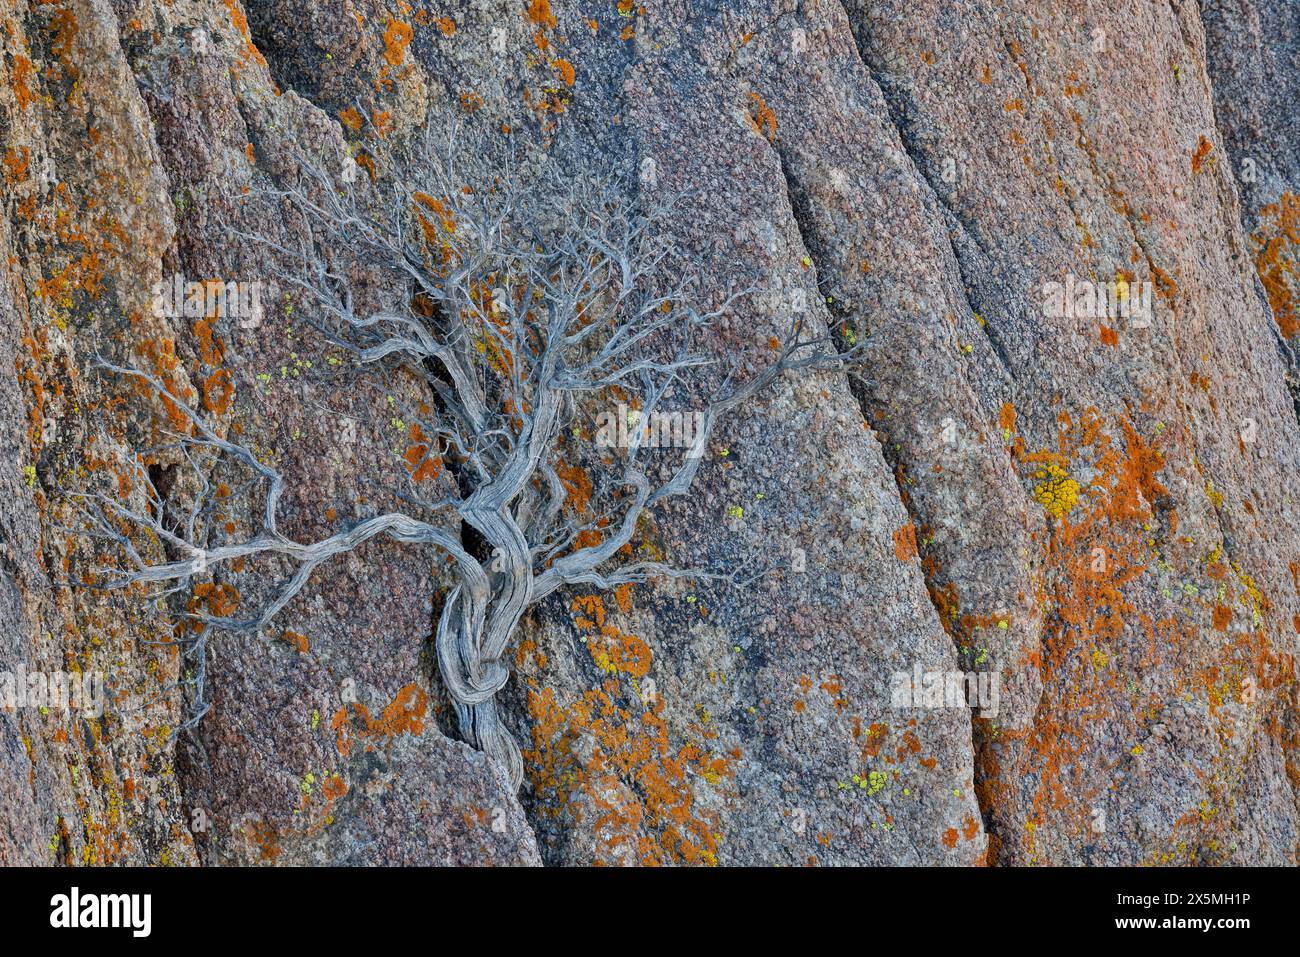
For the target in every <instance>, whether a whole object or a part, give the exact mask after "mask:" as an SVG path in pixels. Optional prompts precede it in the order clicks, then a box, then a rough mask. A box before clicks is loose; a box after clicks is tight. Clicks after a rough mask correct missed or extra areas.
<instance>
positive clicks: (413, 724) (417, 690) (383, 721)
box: [330, 683, 429, 757]
mask: <svg viewBox="0 0 1300 957" xmlns="http://www.w3.org/2000/svg"><path fill="white" fill-rule="evenodd" d="M428 710H429V696H428V695H427V694H425V693H424V689H423V688H421V687H420V686H419V685H417V684H414V683H412V684H408V685H406V686H405V687H403V688H402V689H401V690H400V691H398V692H397V696H396V697H395V698H393V701H392V703H391V704H389V705H388V706H387V707H385V708H384V710H383V712H382V713H381V714H380V715H379V717H378V718H374V717H371V715H370V709H368V708H367V707H366V706H365V705H363V704H360V703H358V702H352V703H350V704H345V705H344V706H343V707H341V708H339V709H338V710H337V711H336V712H334V717H333V718H332V719H331V721H330V730H331V731H334V732H335V739H334V745H335V748H337V750H338V753H339V754H340V755H342V756H343V757H347V756H348V755H349V754H351V753H352V749H353V748H354V747H355V746H356V743H357V741H358V740H362V741H365V742H367V744H366V750H367V751H372V750H374V749H375V748H376V747H377V746H379V745H381V744H386V743H391V742H392V740H393V738H395V737H397V736H398V735H399V734H409V735H411V736H412V737H417V738H418V737H419V736H420V735H422V734H424V719H425V715H426V714H427V713H428Z"/></svg>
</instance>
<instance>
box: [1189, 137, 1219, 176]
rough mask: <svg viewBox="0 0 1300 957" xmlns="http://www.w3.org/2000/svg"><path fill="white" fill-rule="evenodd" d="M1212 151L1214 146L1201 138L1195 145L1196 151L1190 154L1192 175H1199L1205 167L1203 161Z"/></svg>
mask: <svg viewBox="0 0 1300 957" xmlns="http://www.w3.org/2000/svg"><path fill="white" fill-rule="evenodd" d="M1213 149H1214V144H1213V143H1211V142H1210V141H1209V140H1208V139H1207V138H1205V137H1204V136H1202V137H1201V138H1200V139H1199V140H1198V141H1197V143H1196V149H1195V151H1194V152H1193V153H1192V174H1193V175H1195V174H1196V173H1199V172H1200V171H1201V169H1202V168H1203V167H1204V166H1205V160H1206V158H1207V157H1208V156H1209V155H1210V152H1211V151H1212V150H1213Z"/></svg>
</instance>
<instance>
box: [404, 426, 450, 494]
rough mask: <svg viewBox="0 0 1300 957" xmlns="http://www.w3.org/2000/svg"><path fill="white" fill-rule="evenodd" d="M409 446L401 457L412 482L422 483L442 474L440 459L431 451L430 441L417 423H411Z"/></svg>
mask: <svg viewBox="0 0 1300 957" xmlns="http://www.w3.org/2000/svg"><path fill="white" fill-rule="evenodd" d="M409 435H410V440H411V445H410V447H409V448H408V449H407V450H406V454H405V455H404V456H403V457H402V458H403V461H405V462H406V469H407V471H408V472H410V474H411V478H412V480H414V481H416V482H423V481H426V480H427V479H431V478H435V477H437V476H438V475H440V474H441V473H442V458H441V457H440V456H439V455H437V454H436V452H434V451H433V443H432V440H431V439H430V438H429V437H428V436H427V435H425V433H424V430H423V429H421V428H420V426H419V424H418V423H414V422H413V423H411V428H410V433H409Z"/></svg>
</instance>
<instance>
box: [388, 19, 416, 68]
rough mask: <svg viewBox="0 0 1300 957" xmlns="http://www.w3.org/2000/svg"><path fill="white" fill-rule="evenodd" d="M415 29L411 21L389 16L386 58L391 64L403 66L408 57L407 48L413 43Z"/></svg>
mask: <svg viewBox="0 0 1300 957" xmlns="http://www.w3.org/2000/svg"><path fill="white" fill-rule="evenodd" d="M414 35H415V31H414V30H412V29H411V25H410V24H409V23H403V22H402V21H401V20H398V19H395V18H393V17H389V18H388V27H387V28H386V29H385V30H384V59H385V60H386V61H387V62H388V65H389V66H401V65H402V61H403V60H404V59H405V58H406V48H407V46H409V45H410V43H411V38H412V37H413V36H414Z"/></svg>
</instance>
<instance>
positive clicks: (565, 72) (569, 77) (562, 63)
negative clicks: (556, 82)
mask: <svg viewBox="0 0 1300 957" xmlns="http://www.w3.org/2000/svg"><path fill="white" fill-rule="evenodd" d="M555 69H556V72H558V73H559V74H560V79H561V80H563V81H564V85H565V86H573V83H574V80H575V79H576V78H577V74H576V73H575V72H574V69H573V64H572V63H570V62H569V61H568V60H565V59H558V60H556V61H555Z"/></svg>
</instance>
